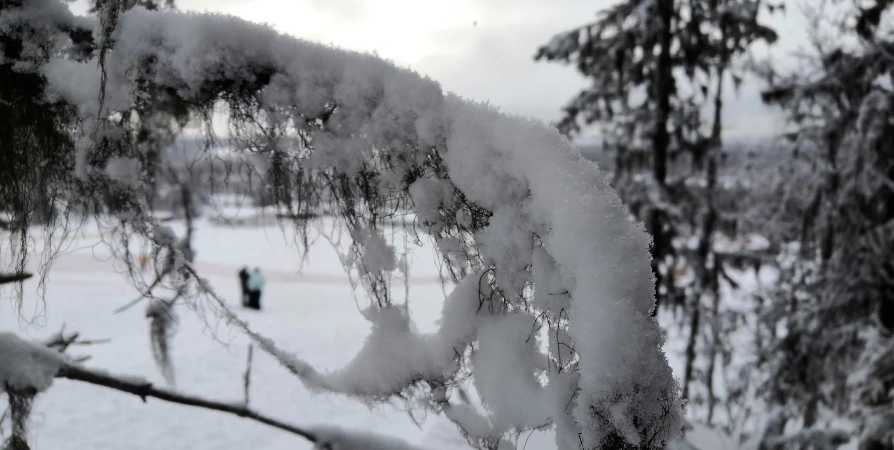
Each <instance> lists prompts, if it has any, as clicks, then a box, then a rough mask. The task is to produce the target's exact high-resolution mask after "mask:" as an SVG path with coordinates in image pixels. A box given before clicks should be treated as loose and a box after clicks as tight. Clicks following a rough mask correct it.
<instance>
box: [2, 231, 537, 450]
mask: <svg viewBox="0 0 894 450" xmlns="http://www.w3.org/2000/svg"><path fill="white" fill-rule="evenodd" d="M177 225H178V224H176V223H174V227H175V228H177ZM83 234H84V235H83V236H81V237H78V238H76V239H75V241H74V242H73V243H72V245H70V246H69V248H68V249H67V250H66V251H65V252H63V254H62V255H61V256H60V257H59V259H58V260H57V261H56V262H55V265H54V266H53V269H52V271H51V273H50V278H49V282H48V289H47V291H46V295H45V297H44V298H45V303H44V302H43V301H42V300H41V296H40V294H39V292H38V291H37V286H38V283H37V281H36V280H34V279H32V280H29V281H28V282H26V283H25V288H26V292H25V305H24V308H23V310H22V315H21V316H20V315H19V314H18V312H17V311H16V310H15V309H14V306H13V303H12V301H11V299H12V297H11V294H12V292H11V289H8V288H7V289H5V291H3V292H2V299H3V301H2V302H0V330H7V331H14V332H18V333H19V334H20V335H22V336H25V337H33V338H42V337H47V336H48V335H50V334H53V333H54V332H56V331H58V330H59V329H60V327H61V326H62V324H63V323H64V324H66V329H67V330H68V331H80V332H81V333H82V336H83V337H84V338H88V339H93V338H95V339H99V338H109V339H111V342H109V343H107V344H103V345H95V346H89V347H78V348H75V349H73V353H74V354H89V355H91V356H92V358H91V359H90V361H88V362H87V365H88V366H90V367H95V368H104V369H107V370H110V371H112V372H115V373H122V374H130V375H138V376H142V377H145V378H147V379H149V380H151V381H153V382H156V383H159V384H162V383H163V379H162V377H161V375H160V373H159V371H158V369H157V368H156V367H155V365H154V363H153V359H152V354H151V352H150V347H149V333H148V323H147V321H146V319H145V318H144V317H143V316H144V314H143V313H144V309H143V308H132V309H130V310H128V311H126V312H124V313H121V314H117V315H116V314H113V310H114V309H115V308H117V307H119V306H121V305H122V304H125V303H127V302H128V301H130V300H131V299H133V298H135V290H134V288H133V287H131V286H130V285H129V284H128V283H127V281H125V280H124V279H123V277H122V276H121V275H119V274H118V273H116V271H117V270H119V269H120V263H118V264H116V263H115V262H114V261H113V260H112V259H110V257H109V255H108V251H107V250H106V248H105V247H104V246H103V245H96V243H97V242H98V240H99V234H98V233H97V231H96V228H95V226H89V225H88V227H87V228H86V229H85V230H84V233H83ZM195 239H196V240H195V244H196V249H197V255H196V264H195V266H196V268H197V270H198V271H199V272H200V273H201V274H202V275H203V276H205V277H207V278H208V280H209V281H210V282H211V283H212V285H213V287H214V288H215V290H216V291H217V292H218V293H219V294H221V295H222V296H224V297H225V298H227V299H228V301H229V302H230V303H231V304H235V303H237V302H238V289H239V288H238V280H237V276H236V273H237V271H238V270H239V268H240V267H241V265H243V264H246V265H249V266H250V267H255V266H258V267H261V269H262V270H263V271H264V273H265V274H266V276H267V280H268V284H267V288H266V290H265V293H264V297H263V298H262V303H263V308H264V309H263V310H262V311H261V312H257V313H256V312H251V311H247V310H243V309H241V308H236V310H237V311H238V313H239V314H240V315H241V316H242V317H244V318H245V319H247V320H248V322H249V323H250V325H251V326H252V327H253V328H255V329H256V330H258V331H260V332H262V333H264V334H265V335H267V336H268V337H270V338H272V339H274V340H275V341H276V342H277V343H278V344H279V345H280V346H282V347H283V348H285V349H287V350H289V351H291V352H294V353H296V354H298V355H301V356H302V357H303V358H305V359H307V360H308V361H309V362H311V363H313V364H315V365H316V366H317V367H319V368H321V369H335V368H338V367H341V366H342V365H344V364H345V363H346V362H348V360H349V358H350V357H351V355H353V354H354V353H355V352H356V351H357V350H358V349H359V348H360V345H361V344H362V342H363V339H364V338H365V336H366V335H367V334H368V332H369V325H368V323H367V322H366V321H365V320H364V319H363V318H362V316H361V315H360V313H359V312H358V307H357V303H356V302H355V300H354V298H353V296H352V291H351V287H350V284H349V282H348V279H347V276H346V275H345V274H344V272H343V270H342V267H341V265H340V263H339V260H338V256H337V254H336V252H335V251H334V250H332V248H331V247H330V245H329V244H328V243H327V242H326V241H324V240H321V241H320V242H319V243H317V244H315V245H313V246H312V248H311V251H310V257H309V260H308V262H307V263H305V264H304V266H303V267H302V264H301V261H300V258H299V252H298V250H297V248H296V247H295V246H294V245H292V242H293V241H292V239H293V237H292V232H291V231H290V229H289V227H285V228H284V229H281V228H279V227H277V226H271V227H266V228H245V227H238V228H237V227H226V226H224V227H221V226H215V225H213V224H211V223H210V222H207V221H204V220H203V221H201V222H200V223H199V226H198V231H197V236H196V238H195ZM38 244H40V239H39V238H38ZM432 256H433V254H432V253H431V251H430V250H428V249H426V248H417V249H415V250H414V251H413V253H412V254H411V255H410V309H411V312H412V314H413V317H414V319H415V321H416V323H417V325H418V327H419V328H420V330H422V331H427V330H430V329H434V327H435V325H436V321H437V319H438V316H439V314H440V308H441V303H442V300H443V298H444V293H443V291H442V287H441V285H440V283H439V279H438V277H437V266H436V264H435V261H434V260H433V259H432ZM299 270H300V272H299ZM401 291H402V289H401ZM361 302H362V299H361ZM178 316H179V321H180V324H179V327H178V332H177V334H176V336H175V338H174V345H173V360H174V365H175V370H176V377H177V386H176V387H177V389H178V390H181V391H183V392H185V393H190V394H195V395H201V396H204V397H209V398H215V399H221V400H233V401H241V398H242V373H243V371H244V369H245V360H246V352H247V342H248V341H247V339H246V338H245V337H244V336H242V335H241V334H240V332H239V331H238V330H235V329H231V328H228V327H227V326H225V325H223V324H222V323H221V322H219V321H217V320H216V319H215V318H214V317H207V316H202V315H199V314H196V313H195V312H193V311H191V310H188V309H186V308H181V309H179V310H178ZM252 371H253V372H252V379H253V380H254V382H253V383H252V388H251V405H252V406H253V407H254V408H256V409H258V410H260V411H263V412H265V413H267V414H270V415H273V416H275V417H277V418H280V419H282V420H284V421H287V422H290V423H294V424H297V425H301V426H308V425H317V424H319V425H324V424H325V425H339V426H342V427H347V428H353V429H357V430H368V431H375V432H378V433H382V434H386V435H393V436H399V437H402V438H403V439H405V440H407V441H409V442H419V443H422V442H424V443H425V445H426V448H430V449H432V450H438V449H462V448H467V447H466V446H465V445H464V443H463V441H462V438H461V437H460V436H459V434H458V433H457V432H456V431H455V430H454V428H453V425H452V424H450V423H449V422H447V421H446V419H443V418H439V417H428V420H426V421H425V423H424V424H423V425H422V426H421V427H418V426H417V425H415V424H414V422H413V421H412V420H411V419H410V418H409V415H408V414H407V413H406V412H405V405H402V404H396V405H393V406H375V407H372V408H369V407H367V406H365V405H363V404H359V403H358V402H357V401H355V400H351V399H347V398H343V397H338V396H332V395H315V394H311V393H309V392H308V391H307V390H306V389H305V388H304V387H303V386H302V385H301V383H300V382H299V381H298V380H297V379H296V378H294V377H293V376H292V375H291V374H289V373H288V372H287V371H286V370H285V369H283V368H282V367H280V366H279V365H278V364H277V363H276V362H275V361H274V360H273V358H271V357H269V356H267V355H266V354H263V353H261V352H259V351H257V349H256V351H255V357H254V364H253V368H252ZM32 435H33V448H35V449H37V450H41V449H49V450H55V449H63V448H72V449H73V448H77V449H84V450H88V449H122V448H127V449H133V450H140V449H146V450H149V449H153V450H155V449H170V450H176V449H184V450H185V449H190V450H203V449H209V450H210V449H215V450H225V449H234V450H235V449H240V450H243V449H249V448H250V449H257V450H264V449H268V450H273V449H277V450H284V449H290V450H295V449H299V450H300V449H308V448H311V446H310V444H308V443H307V442H305V441H303V440H301V439H300V438H297V437H295V436H293V435H290V434H286V433H283V432H280V431H278V430H275V429H272V428H268V427H266V426H264V425H259V424H255V423H253V422H249V421H246V420H242V419H240V418H237V417H234V416H229V415H225V414H219V413H215V412H209V411H205V410H198V409H193V408H189V407H184V406H180V405H173V404H166V403H162V402H160V401H155V400H151V399H150V400H149V401H148V402H147V403H145V404H143V403H142V402H141V401H140V400H139V399H138V398H136V397H134V396H130V395H127V394H122V393H119V392H115V391H111V390H108V389H104V388H97V387H93V386H89V385H85V384H82V383H77V382H71V381H66V380H57V381H56V383H55V384H54V386H53V387H51V388H50V389H49V390H48V391H47V392H46V393H44V394H42V395H40V397H39V398H38V401H37V403H36V407H35V411H34V414H33V421H32ZM526 437H527V436H526V435H524V436H522V439H525V438H526ZM538 440H539V442H538ZM550 441H551V438H550V437H548V436H534V437H532V438H531V439H530V441H529V443H528V448H549V446H550V445H551V442H550ZM544 446H547V447H544Z"/></svg>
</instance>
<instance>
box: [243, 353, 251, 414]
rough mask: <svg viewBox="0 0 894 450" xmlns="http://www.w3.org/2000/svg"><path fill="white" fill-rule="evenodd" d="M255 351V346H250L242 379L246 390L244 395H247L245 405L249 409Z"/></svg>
mask: <svg viewBox="0 0 894 450" xmlns="http://www.w3.org/2000/svg"><path fill="white" fill-rule="evenodd" d="M253 350H254V345H252V344H248V361H247V362H246V363H245V375H244V376H243V377H242V379H243V380H244V383H243V388H244V393H245V396H244V398H245V402H244V404H245V406H246V407H248V400H249V395H248V393H249V388H250V387H251V358H252V353H253Z"/></svg>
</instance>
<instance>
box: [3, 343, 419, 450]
mask: <svg viewBox="0 0 894 450" xmlns="http://www.w3.org/2000/svg"><path fill="white" fill-rule="evenodd" d="M59 336H63V337H61V338H60V337H59ZM72 336H73V337H72ZM76 337H77V334H76V333H74V334H71V335H69V336H64V335H63V334H62V333H60V334H59V335H57V336H54V337H53V338H51V339H49V340H47V342H30V341H25V340H22V339H20V338H19V337H18V336H16V335H14V334H12V333H0V386H2V387H3V390H4V391H5V392H6V393H7V394H9V395H10V398H11V402H12V398H13V397H15V398H16V399H18V398H20V397H22V396H26V397H27V399H28V402H29V404H30V399H31V398H33V397H34V396H35V395H36V394H38V393H40V392H43V391H45V390H47V389H48V388H50V386H51V385H52V382H53V379H54V378H64V379H68V380H72V381H78V382H83V383H87V384H92V385H95V386H100V387H104V388H108V389H112V390H116V391H119V392H124V393H128V394H133V395H136V396H137V397H140V398H141V399H142V400H143V401H144V402H145V401H146V400H147V399H149V398H154V399H158V400H162V401H165V402H169V403H174V404H178V405H184V406H191V407H196V408H202V409H206V410H212V411H218V412H222V413H226V414H232V415H235V416H238V417H242V418H244V419H247V420H251V421H254V422H258V423H262V424H264V425H267V426H270V427H273V428H276V429H278V430H282V431H285V432H287V433H291V434H294V435H296V436H300V437H302V438H304V439H306V440H308V441H310V442H313V443H314V444H315V445H316V447H315V448H318V449H326V450H385V449H394V450H420V449H419V448H417V447H414V446H411V445H409V444H407V443H406V442H403V441H401V440H399V439H395V438H389V437H385V436H380V435H377V434H374V433H365V432H354V431H350V430H344V429H341V428H337V427H315V428H304V427H299V426H296V425H292V424H289V423H286V422H283V421H281V420H278V419H276V418H273V417H270V416H268V415H265V414H263V413H261V412H259V411H256V410H254V409H252V408H249V407H248V405H247V404H244V403H243V404H238V403H228V402H221V401H217V400H210V399H204V398H201V397H198V396H194V395H188V394H183V393H180V392H176V391H174V390H171V389H166V388H161V387H157V386H155V385H153V384H152V383H151V382H149V381H146V380H145V379H142V378H139V377H130V376H121V375H113V374H111V373H109V372H106V371H102V370H96V369H90V368H87V367H84V366H83V365H81V364H79V363H76V362H73V361H71V360H70V359H69V358H68V357H67V356H66V355H65V354H63V353H62V351H63V350H64V348H65V347H67V346H68V345H71V343H73V342H74V341H75V339H76ZM59 343H63V347H59V346H58V345H57V344H59ZM13 409H14V411H13V415H16V411H15V408H13ZM23 420H26V418H25V417H23V418H22V419H18V421H23ZM22 434H24V433H22ZM17 438H18V439H22V440H24V436H23V435H22V436H18V437H17Z"/></svg>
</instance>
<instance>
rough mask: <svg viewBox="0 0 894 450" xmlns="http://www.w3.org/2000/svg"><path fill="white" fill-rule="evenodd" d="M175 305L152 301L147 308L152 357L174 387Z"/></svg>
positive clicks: (163, 301)
mask: <svg viewBox="0 0 894 450" xmlns="http://www.w3.org/2000/svg"><path fill="white" fill-rule="evenodd" d="M173 306H174V303H173V302H171V301H166V300H160V299H151V300H149V305H148V306H147V307H146V317H147V318H148V319H149V339H150V342H151V345H152V356H153V358H154V359H155V363H156V365H158V368H159V369H160V370H161V373H162V376H164V379H165V381H166V382H167V383H168V384H169V385H171V386H173V385H174V365H173V362H172V361H171V337H172V335H173V333H174V328H175V326H176V324H177V318H176V316H175V315H174V308H173Z"/></svg>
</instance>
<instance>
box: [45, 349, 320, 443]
mask: <svg viewBox="0 0 894 450" xmlns="http://www.w3.org/2000/svg"><path fill="white" fill-rule="evenodd" d="M56 376H57V378H65V379H69V380H74V381H81V382H84V383H88V384H93V385H96V386H102V387H106V388H109V389H114V390H117V391H121V392H126V393H129V394H133V395H136V396H137V397H140V398H141V399H142V400H143V402H145V401H146V399H147V398H156V399H159V400H162V401H166V402H169V403H176V404H179V405H186V406H194V407H196V408H202V409H210V410H214V411H220V412H224V413H227V414H232V415H235V416H239V417H242V418H245V419H249V420H252V421H255V422H259V423H263V424H265V425H268V426H271V427H273V428H277V429H280V430H282V431H285V432H288V433H292V434H294V435H297V436H301V437H303V438H304V439H307V440H308V441H310V442H314V443H315V442H317V440H318V438H317V436H316V435H315V434H314V433H312V432H311V431H308V430H306V429H303V428H300V427H297V426H294V425H290V424H288V423H285V422H282V421H280V420H277V419H274V418H272V417H269V416H265V415H263V414H261V413H258V412H256V411H253V410H251V409H250V408H248V406H247V405H237V404H231V403H224V402H219V401H214V400H206V399H203V398H199V397H194V396H190V395H185V394H180V393H177V392H174V391H171V390H168V389H163V388H158V387H155V386H154V385H153V384H152V383H150V382H148V381H145V380H142V379H138V378H130V377H120V376H115V375H111V374H109V373H106V372H102V371H98V370H92V369H88V368H85V367H81V366H79V365H73V364H67V365H65V366H63V367H62V369H60V370H59V373H58V374H57V375H56Z"/></svg>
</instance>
